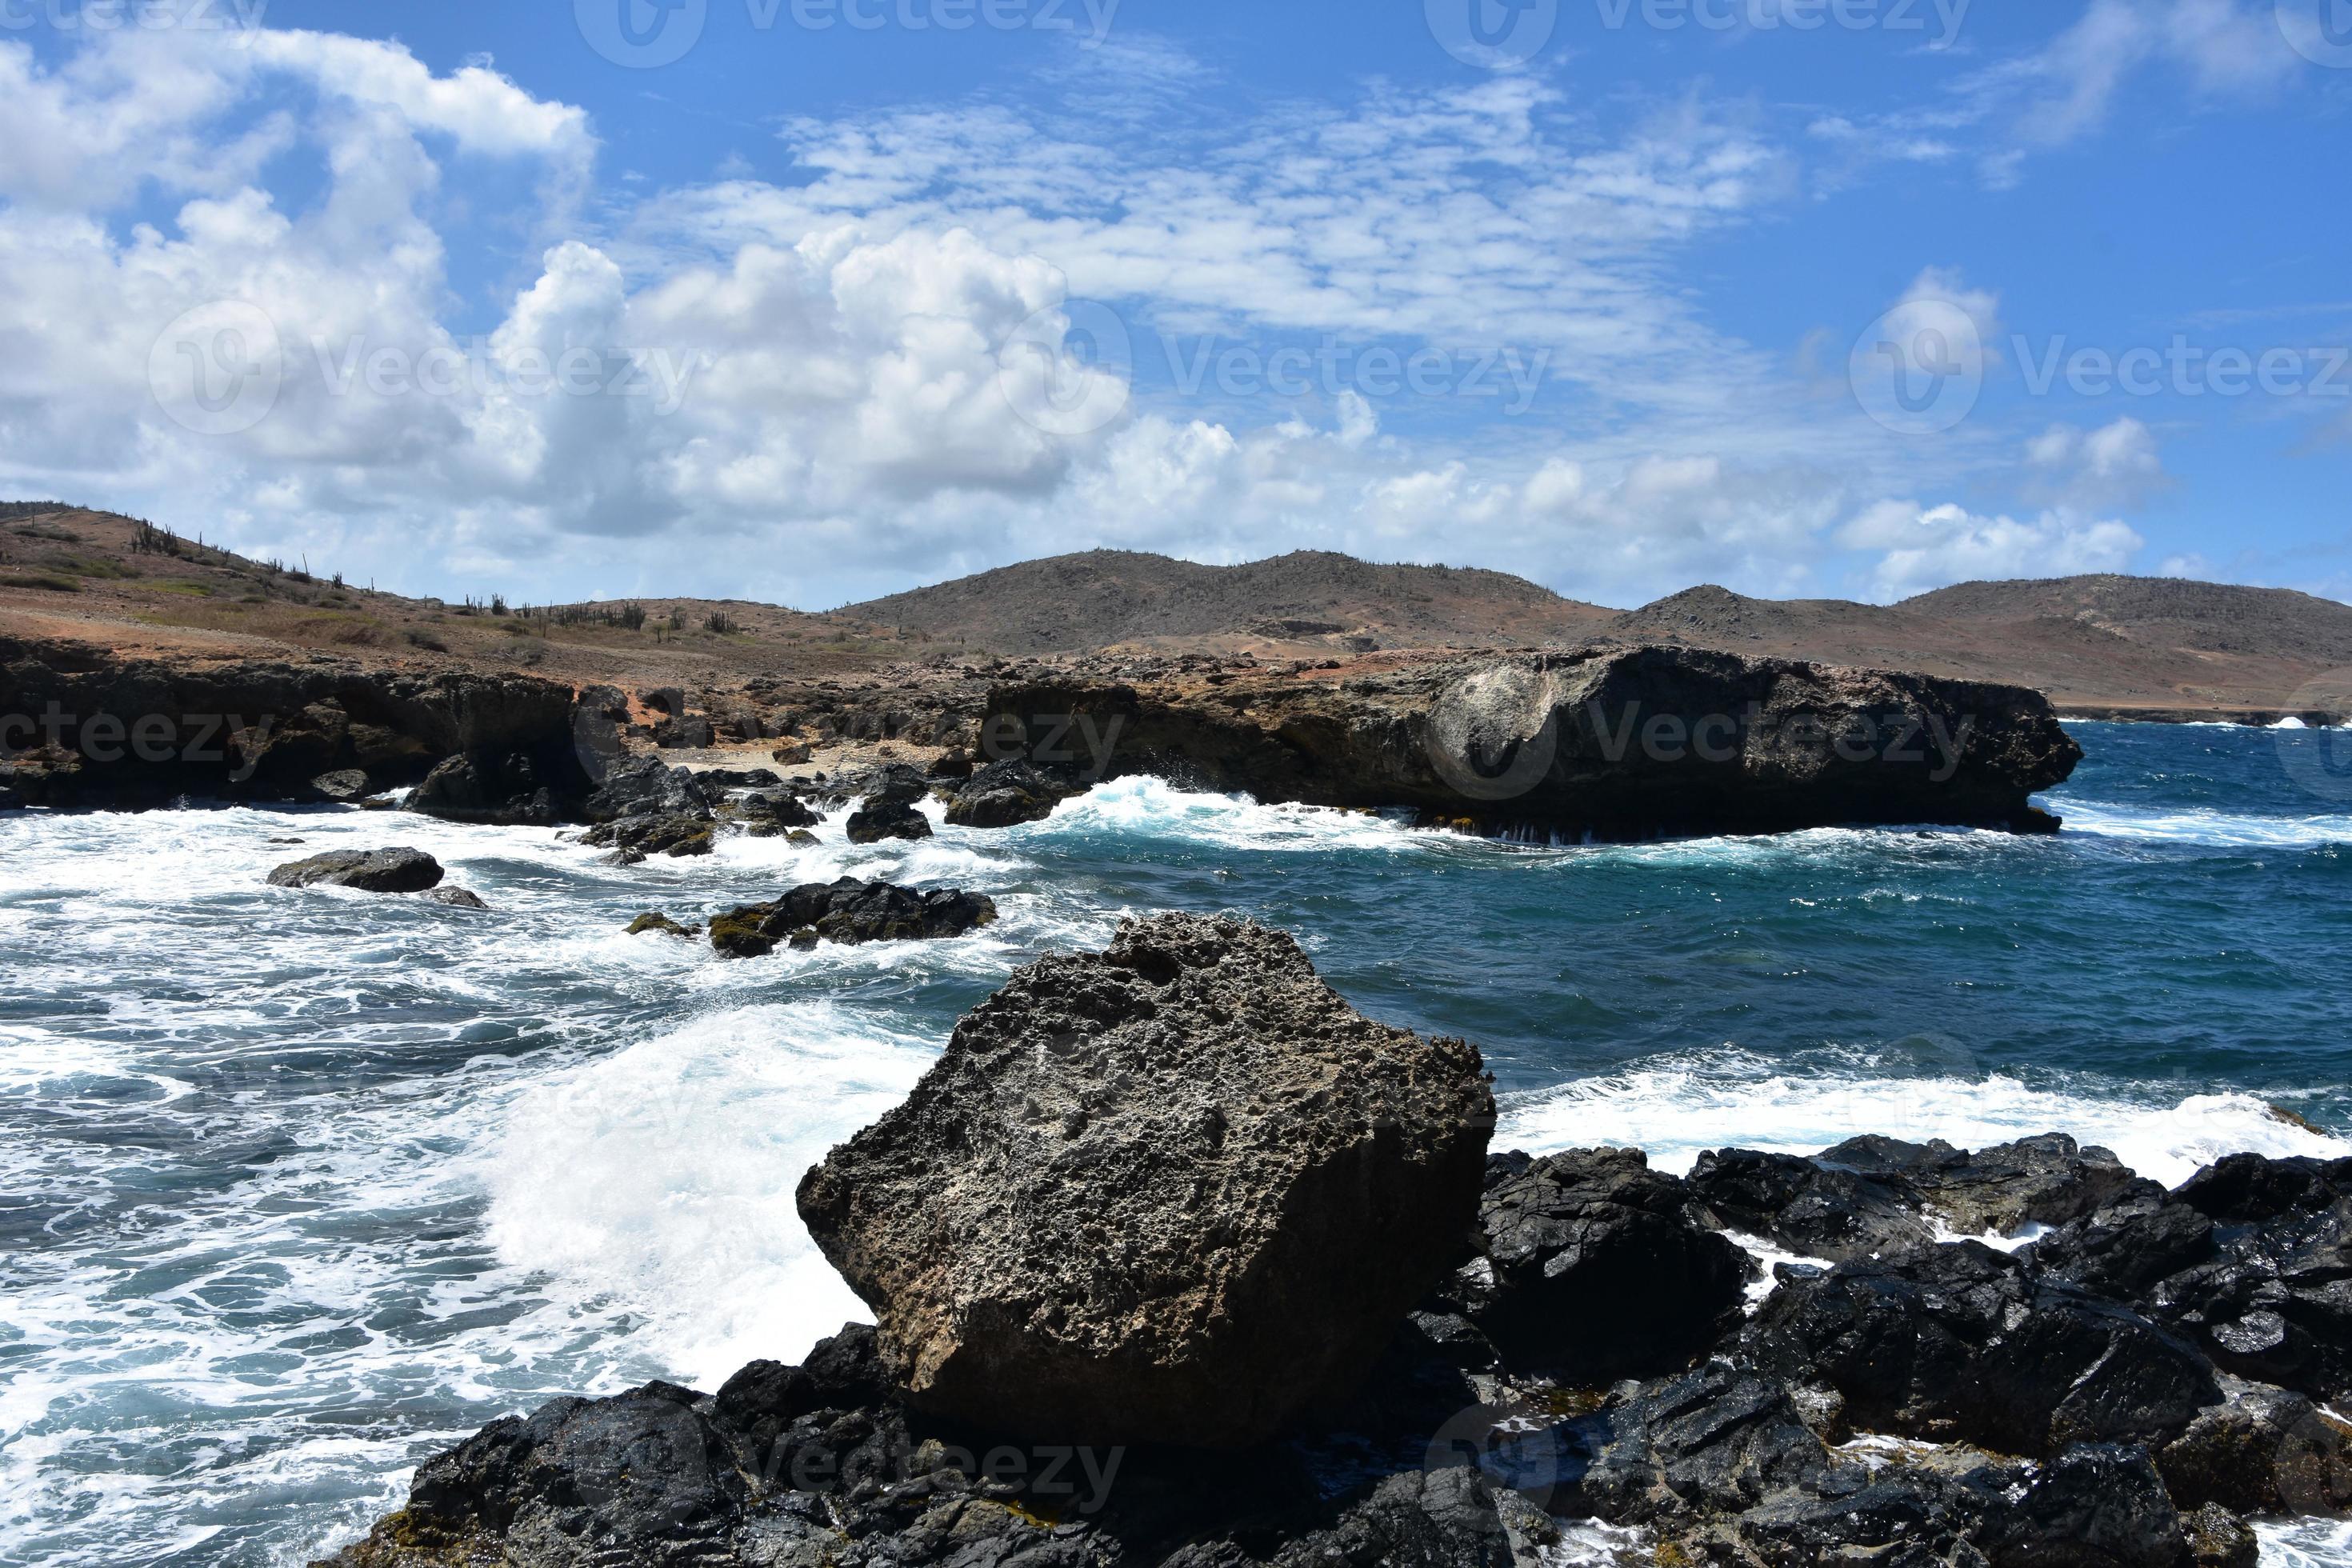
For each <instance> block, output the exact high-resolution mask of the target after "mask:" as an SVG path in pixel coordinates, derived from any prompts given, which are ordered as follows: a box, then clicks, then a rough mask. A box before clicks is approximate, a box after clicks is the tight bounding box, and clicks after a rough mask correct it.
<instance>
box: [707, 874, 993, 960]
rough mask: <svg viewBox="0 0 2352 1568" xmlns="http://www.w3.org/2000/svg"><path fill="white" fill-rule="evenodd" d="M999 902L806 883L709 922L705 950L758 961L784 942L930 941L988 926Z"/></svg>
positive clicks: (872, 885) (941, 892)
mask: <svg viewBox="0 0 2352 1568" xmlns="http://www.w3.org/2000/svg"><path fill="white" fill-rule="evenodd" d="M995 919H996V903H995V900H992V899H990V898H988V897H987V896H986V895H985V894H982V893H967V892H965V891H963V890H962V889H959V888H935V889H932V890H931V891H929V892H927V893H926V892H918V891H917V890H916V889H912V888H901V887H897V886H894V885H893V884H891V883H888V882H862V881H859V880H858V879H856V878H855V877H844V878H842V879H840V880H839V881H837V882H810V883H807V884H805V885H803V886H802V887H798V888H794V889H793V890H792V891H791V892H789V893H786V894H785V895H784V896H783V897H782V898H781V899H778V900H775V901H774V902H772V903H766V904H750V905H746V906H745V907H743V908H741V909H738V910H729V911H728V912H727V913H725V914H723V915H713V916H712V917H711V919H710V945H711V946H713V947H715V948H717V949H718V950H719V952H722V953H724V954H726V955H727V956H728V957H730V958H761V957H764V956H766V955H767V954H769V953H771V952H775V951H776V949H777V948H779V947H781V946H782V945H783V944H784V943H785V942H791V943H792V944H793V946H795V947H814V946H815V945H816V944H817V943H818V942H820V941H822V942H841V943H843V944H845V945H851V946H854V945H856V944H858V943H861V942H929V941H935V940H938V939H940V938H942V937H955V936H961V935H963V934H964V933H965V932H967V931H974V930H977V929H978V928H980V927H982V926H984V925H988V924H991V923H992V922H993V921H995Z"/></svg>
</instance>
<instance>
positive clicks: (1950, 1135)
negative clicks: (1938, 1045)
mask: <svg viewBox="0 0 2352 1568" xmlns="http://www.w3.org/2000/svg"><path fill="white" fill-rule="evenodd" d="M2042 1132H2065V1133H2070V1134H2072V1135H2073V1136H2074V1137H2075V1138H2077V1139H2079V1140H2081V1141H2082V1142H2084V1143H2095V1144H2100V1145H2104V1146H2105V1147H2106V1148H2109V1149H2112V1150H2114V1151H2115V1152H2116V1156H2117V1157H2118V1158H2119V1159H2121V1160H2122V1161H2123V1162H2124V1163H2126V1164H2127V1165H2129V1166H2131V1167H2132V1168H2133V1169H2134V1170H2136V1171H2137V1172H2139V1173H2141V1174H2143V1175H2146V1176H2148V1177H2151V1178H2153V1179H2155V1180H2157V1181H2159V1182H2162V1183H2164V1184H2167V1185H2174V1184H2179V1183H2180V1182H2183V1181H2186V1180H2187V1179H2188V1178H2189V1176H2190V1175H2192V1174H2194V1173H2196V1171H2197V1170H2198V1169H2199V1168H2200V1166H2203V1165H2206V1164H2210V1163H2212V1162H2213V1161H2214V1160H2216V1159H2218V1158H2220V1157H2221V1155H2223V1154H2227V1153H2234V1152H2254V1153H2262V1154H2270V1155H2274V1156H2288V1155H2298V1154H2310V1155H2319V1156H2324V1157H2326V1158H2340V1157H2342V1156H2345V1155H2347V1154H2352V1142H2347V1141H2345V1140H2343V1139H2339V1138H2334V1137H2329V1136H2327V1135H2326V1134H2322V1133H2317V1132H2313V1131H2307V1130H2306V1129H2304V1128H2301V1127H2297V1126H2295V1125H2294V1124H2293V1123H2291V1122H2289V1121H2284V1120H2282V1119H2281V1118H2280V1117H2279V1116H2278V1115H2276V1114H2275V1113H2274V1112H2273V1110H2271V1109H2270V1107H2269V1106H2268V1105H2267V1104H2265V1103H2264V1102H2263V1100H2259V1099H2257V1098H2255V1097H2254V1096H2252V1095H2251V1094H2200V1095H2191V1096H2188V1097H2186V1098H2172V1099H2166V1098H2163V1097H2162V1095H2161V1092H2160V1091H2150V1092H2149V1094H2148V1095H2147V1097H2145V1098H2137V1097H2132V1096H2130V1095H2128V1094H2126V1093H2120V1092H2118V1091H2117V1090H2116V1089H2115V1088H2114V1087H2113V1086H2109V1087H2105V1088H2103V1089H2098V1090H2093V1089H2078V1090H2068V1089H2050V1088H2032V1087H2029V1086H2027V1085H2026V1084H2024V1083H2021V1082H2020V1081H2019V1080H2017V1079H2013V1078H2008V1077H2004V1076H2001V1075H1999V1074H1991V1075H1986V1076H1982V1077H1974V1076H1971V1077H1959V1076H1948V1077H1928V1078H1894V1077H1874V1076H1870V1075H1868V1074H1855V1075H1853V1076H1845V1075H1836V1076H1832V1075H1831V1074H1829V1073H1821V1074H1799V1073H1792V1072H1790V1071H1789V1070H1787V1068H1785V1067H1784V1066H1776V1065H1775V1064H1773V1063H1770V1062H1768V1061H1765V1060H1763V1059H1762V1058H1757V1057H1754V1056H1752V1055H1750V1054H1748V1053H1745V1052H1738V1051H1729V1050H1727V1051H1724V1052H1721V1053H1717V1054H1716V1055H1714V1056H1709V1057H1693V1058H1669V1059H1664V1060H1660V1061H1655V1062H1652V1063H1648V1064H1643V1065H1639V1066H1636V1067H1633V1068H1627V1069H1625V1070H1623V1071H1622V1072H1615V1073H1609V1074H1605V1075H1601V1076H1599V1077H1594V1078H1588V1079H1578V1080H1576V1081H1574V1082H1571V1083H1569V1084H1565V1085H1563V1086H1561V1087H1560V1088H1559V1089H1551V1090H1548V1091H1545V1092H1543V1093H1540V1094H1534V1095H1527V1096H1519V1097H1513V1099H1512V1100H1511V1101H1510V1102H1509V1103H1508V1104H1507V1106H1506V1108H1505V1112H1504V1117H1503V1122H1502V1125H1501V1127H1500V1128H1499V1129H1498V1130H1497V1131H1496V1143H1497V1144H1498V1145H1499V1146H1502V1147H1519V1148H1525V1149H1527V1150H1528V1151H1529V1152H1536V1153H1542V1152H1550V1151H1553V1150H1558V1149H1569V1148H1575V1147H1578V1146H1580V1145H1586V1144H1591V1143H1593V1142H1611V1143H1617V1144H1622V1145H1627V1146H1631V1147H1635V1148H1640V1149H1643V1150H1644V1151H1646V1152H1648V1153H1649V1155H1650V1157H1651V1160H1652V1161H1653V1163H1655V1164H1656V1165H1657V1166H1658V1167H1659V1168H1660V1169H1662V1170H1668V1171H1674V1172H1676V1173H1682V1172H1686V1171H1688V1170H1689V1169H1690V1167H1691V1165H1692V1163H1694V1162H1695V1161H1696V1159H1697V1158H1698V1156H1699V1154H1700V1153H1701V1152H1704V1151H1706V1150H1708V1149H1722V1148H1743V1149H1761V1150H1765V1151H1767V1152H1780V1153H1812V1152H1816V1151H1819V1150H1822V1149H1825V1148H1828V1147H1829V1146H1830V1145H1832V1144H1834V1143H1840V1142H1844V1141H1845V1140H1846V1139H1848V1138H1853V1137H1858V1136H1861V1135H1863V1134H1865V1133H1884V1134H1886V1135H1889V1136H1894V1137H1899V1138H1906V1139H1910V1140H1912V1141H1914V1142H1926V1141H1927V1140H1929V1139H1935V1138H1941V1139H1943V1140H1945V1141H1946V1142H1950V1143H1954V1144H1957V1145H1958V1146H1959V1147H1961V1148H1964V1149H1979V1148H1983V1147H1984V1146H1986V1145H1987V1144H1991V1143H2002V1142H2009V1141H2010V1140H2011V1139H2015V1138H2025V1137H2032V1136H2033V1135H2035V1134H2037V1133H2042Z"/></svg>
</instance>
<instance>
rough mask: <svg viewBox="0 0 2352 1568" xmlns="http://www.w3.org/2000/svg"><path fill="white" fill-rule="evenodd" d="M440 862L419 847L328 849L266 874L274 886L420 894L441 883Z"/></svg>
mask: <svg viewBox="0 0 2352 1568" xmlns="http://www.w3.org/2000/svg"><path fill="white" fill-rule="evenodd" d="M443 875H444V873H443V871H442V869H441V863H440V862H439V861H438V860H436V859H435V858H433V857H432V856H430V855H427V854H426V853H425V851H424V850H422V849H409V848H396V849H331V850H329V851H328V852H327V853H326V854H323V855H313V856H311V857H310V858H309V859H307V860H295V861H290V862H289V863H288V864H286V865H283V866H280V867H278V868H277V869H276V870H274V871H272V872H270V873H269V885H270V886H271V887H273V888H356V889H360V890H361V891H362V892H368V893H421V892H424V891H425V889H428V888H436V887H439V886H440V885H441V879H442V877H443Z"/></svg>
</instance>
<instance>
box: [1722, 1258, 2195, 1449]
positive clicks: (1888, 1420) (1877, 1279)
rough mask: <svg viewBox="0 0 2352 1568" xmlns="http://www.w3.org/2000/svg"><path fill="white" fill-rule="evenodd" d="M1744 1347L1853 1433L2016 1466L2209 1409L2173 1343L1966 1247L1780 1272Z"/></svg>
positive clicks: (2147, 1434)
mask: <svg viewBox="0 0 2352 1568" xmlns="http://www.w3.org/2000/svg"><path fill="white" fill-rule="evenodd" d="M1743 1346H1744V1353H1745V1355H1746V1357H1747V1359H1748V1361H1749V1362H1751V1363H1753V1364H1755V1365H1757V1366H1758V1367H1759V1368H1761V1369H1763V1370H1766V1371H1769V1372H1772V1373H1778V1374H1779V1375H1781V1376H1784V1377H1787V1378H1789V1379H1790V1380H1791V1381H1792V1382H1800V1383H1801V1382H1807V1381H1811V1382H1818V1383H1820V1384H1824V1385H1825V1386H1827V1387H1829V1388H1832V1389H1834V1390H1835V1391H1836V1392H1837V1393H1838V1394H1841V1395H1842V1396H1843V1398H1844V1400H1845V1406H1846V1414H1847V1416H1848V1418H1849V1419H1851V1420H1852V1421H1853V1424H1854V1425H1855V1426H1857V1427H1861V1428H1864V1429H1866V1430H1871V1431H1878V1432H1887V1433H1894V1434H1898V1435H1901V1436H1915V1437H1923V1438H1927V1439H1928V1440H1930V1441H1935V1442H1954V1441H1958V1442H1972V1443H1980V1444H1983V1445H1985V1446H1987V1447H1993V1448H1998V1449H2000V1450H2002V1451H2004V1452H2008V1453H2015V1454H2027V1455H2045V1454H2051V1453H2054V1452H2056V1451H2057V1450H2059V1449H2060V1448H2062V1447H2066V1446H2067V1445H2069V1444H2073V1443H2080V1442H2111V1441H2132V1442H2143V1443H2161V1442H2163V1441H2165V1440H2167V1439H2169V1438H2171V1437H2173V1436H2178V1435H2179V1434H2180V1433H2181V1432H2183V1431H2185V1430H2186V1429H2187V1428H2188V1426H2189V1423H2190V1422H2191V1421H2193V1420H2195V1419H2196V1416H2197V1413H2198V1412H2199V1411H2200V1410H2201V1409H2203V1408H2205V1407H2206V1406H2208V1405H2216V1404H2219V1403H2220V1402H2221V1390H2220V1389H2219V1387H2217V1386H2216V1384H2215V1382H2214V1377H2213V1369H2212V1366H2211V1365H2210V1363H2208V1362H2207V1361H2206V1359H2205V1358H2204V1357H2203V1356H2201V1355H2200V1354H2199V1353H2198V1352H2196V1351H2195V1350H2194V1349H2192V1348H2191V1347H2190V1346H2189V1345H2188V1344H2185V1343H2183V1342H2181V1341H2180V1340H2179V1339H2177V1338H2175V1337H2174V1336H2173V1335H2172V1334H2170V1333H2168V1332H2167V1331H2164V1330H2163V1329H2161V1328H2158V1326H2157V1325H2156V1324H2154V1323H2151V1322H2150V1321H2147V1319H2146V1318H2144V1317H2141V1316H2140V1315H2139V1314H2138V1313H2136V1312H2134V1311H2132V1310H2129V1309H2128V1308H2126V1307H2123V1306H2120V1305H2118V1304H2116V1303H2115V1302H2111V1301H2105V1300H2099V1299H2098V1298H2095V1297H2093V1296H2090V1295H2087V1294H2085V1293H2083V1292H2081V1291H2078V1290H2075V1289H2073V1288H2071V1287H2069V1286H2065V1285H2062V1284H2057V1283H2054V1282H2052V1281H2047V1280H2040V1279H2035V1278H2034V1276H2033V1275H2032V1273H2031V1272H2030V1271H2029V1270H2028V1269H2027V1268H2026V1267H2025V1265H2024V1264H2023V1263H2021V1262H2020V1261H2019V1260H2018V1259H2017V1258H2012V1257H2010V1256H2009V1255H2007V1254H2005V1253H2001V1252H1997V1251H1995V1250H1993V1249H1992V1248H1991V1247H1986V1246H1984V1245H1982V1244H1981V1243H1979V1242H1973V1241H1970V1242H1959V1243H1956V1244H1951V1245H1947V1246H1937V1247H1920V1248H1916V1249H1915V1250H1913V1251H1910V1252H1906V1253H1901V1254H1897V1255H1896V1256H1895V1257H1893V1258H1885V1259H1883V1260H1878V1261H1870V1262H1853V1263H1845V1264H1840V1265H1839V1266H1838V1267H1836V1268H1832V1269H1827V1270H1819V1269H1814V1270H1793V1269H1783V1271H1782V1283H1781V1285H1780V1289H1777V1290H1776V1291H1774V1292H1773V1294H1772V1296H1771V1297H1770V1299H1769V1300H1767V1301H1766V1302H1765V1304H1764V1306H1763V1309H1762V1310H1760V1311H1759V1313H1758V1315H1757V1317H1756V1320H1755V1321H1754V1322H1753V1323H1752V1324H1751V1325H1750V1327H1749V1329H1748V1332H1747V1334H1746V1336H1745V1339H1744V1341H1743Z"/></svg>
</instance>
